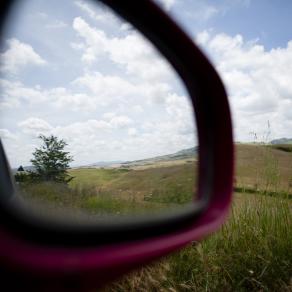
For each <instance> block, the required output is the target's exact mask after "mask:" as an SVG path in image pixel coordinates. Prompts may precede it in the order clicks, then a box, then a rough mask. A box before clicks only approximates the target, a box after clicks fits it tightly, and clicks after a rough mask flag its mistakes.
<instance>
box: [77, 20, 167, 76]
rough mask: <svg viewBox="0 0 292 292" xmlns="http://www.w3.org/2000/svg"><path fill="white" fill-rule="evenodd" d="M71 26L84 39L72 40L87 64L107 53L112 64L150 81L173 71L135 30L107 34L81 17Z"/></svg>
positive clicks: (106, 55) (105, 55)
mask: <svg viewBox="0 0 292 292" xmlns="http://www.w3.org/2000/svg"><path fill="white" fill-rule="evenodd" d="M73 28H74V30H75V31H76V32H77V33H78V35H79V37H81V38H82V39H83V41H84V42H83V43H81V44H76V43H75V44H74V47H75V48H78V49H79V50H82V51H83V54H82V60H83V61H84V62H85V63H87V64H89V65H90V64H93V63H94V62H96V61H98V60H99V59H100V58H101V57H107V58H108V59H109V60H111V61H112V62H114V64H116V65H119V66H123V67H125V69H126V72H127V73H128V74H129V75H132V76H135V77H138V78H142V79H143V80H150V81H153V80H157V79H163V78H169V77H170V76H171V73H172V72H173V70H172V69H171V68H170V65H169V64H168V63H167V62H166V61H165V60H164V59H163V58H162V57H160V56H159V55H158V54H157V53H156V51H155V49H154V48H153V46H152V45H151V44H150V43H148V42H147V41H146V40H145V39H144V38H142V36H141V35H139V34H137V33H136V32H130V33H129V34H127V35H126V36H125V37H109V36H108V35H107V34H106V33H105V32H104V31H103V30H101V29H98V28H96V27H92V26H90V25H89V24H88V23H87V22H86V21H85V20H84V19H82V18H81V17H76V18H75V19H74V21H73Z"/></svg>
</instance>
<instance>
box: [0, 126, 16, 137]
mask: <svg viewBox="0 0 292 292" xmlns="http://www.w3.org/2000/svg"><path fill="white" fill-rule="evenodd" d="M0 138H1V139H10V140H15V139H16V136H15V135H14V134H13V133H11V132H10V131H9V130H7V129H0Z"/></svg>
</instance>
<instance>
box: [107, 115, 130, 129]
mask: <svg viewBox="0 0 292 292" xmlns="http://www.w3.org/2000/svg"><path fill="white" fill-rule="evenodd" d="M132 123H133V121H132V120H131V119H130V118H129V117H127V116H116V117H113V118H112V119H111V120H110V125H111V126H112V127H114V128H125V127H127V126H128V125H130V124H132Z"/></svg>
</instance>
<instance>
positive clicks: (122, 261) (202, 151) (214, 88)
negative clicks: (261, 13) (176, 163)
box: [0, 0, 233, 291]
mask: <svg viewBox="0 0 292 292" xmlns="http://www.w3.org/2000/svg"><path fill="white" fill-rule="evenodd" d="M102 2H104V3H105V4H106V5H108V6H110V7H111V8H112V9H113V10H115V11H116V12H117V13H118V14H120V15H121V16H122V17H124V18H125V19H126V20H128V21H129V22H131V23H132V24H133V25H134V26H136V27H137V28H138V29H139V30H140V31H141V32H142V33H143V34H144V35H145V36H146V37H147V38H148V39H150V41H152V43H153V44H154V45H155V46H156V47H157V49H158V50H159V51H160V52H161V53H162V54H163V55H164V56H165V57H166V58H167V59H168V61H169V62H170V63H171V64H172V66H173V67H174V68H175V70H176V71H177V73H178V74H179V75H180V76H181V78H182V80H183V82H184V83H185V85H186V88H187V89H188V91H189V94H190V98H191V100H192V102H193V106H194V110H195V113H196V121H197V127H198V138H199V145H200V148H199V186H198V188H199V190H198V192H199V197H201V198H202V197H204V195H205V193H208V196H207V197H206V200H208V207H207V208H206V210H205V211H204V212H203V213H202V214H201V215H200V216H199V217H198V218H196V219H194V221H193V222H192V224H191V225H188V226H186V227H184V228H181V229H180V230H176V231H173V232H169V233H168V234H164V235H162V236H157V237H151V238H148V239H144V240H138V241H129V242H124V243H113V244H108V245H104V246H98V247H94V246H93V247H87V248H84V247H74V248H73V247H70V248H68V247H66V246H63V247H62V246H57V247H56V246H54V247H52V246H50V245H44V244H43V245H40V244H37V243H35V242H31V241H27V240H24V239H23V238H22V237H20V236H18V234H17V232H10V231H9V230H7V229H4V228H1V226H0V272H1V274H2V277H3V279H4V278H5V277H6V280H8V278H10V277H11V278H13V279H14V281H13V282H10V280H9V281H3V285H6V284H7V283H10V284H9V287H19V288H26V289H30V290H32V289H34V290H48V291H51V290H52V289H55V290H67V289H69V290H71V289H73V290H74V289H75V290H87V289H91V288H92V287H100V286H102V285H104V284H106V283H107V282H109V281H111V280H113V279H115V278H116V277H118V276H120V275H122V274H124V273H126V272H128V271H130V270H131V269H134V268H136V267H139V266H141V265H143V264H146V263H149V262H150V261H152V260H154V259H157V258H159V257H161V256H164V255H167V254H168V253H170V252H172V251H174V250H177V249H179V248H181V247H183V246H185V245H186V244H188V243H190V242H192V241H198V240H201V239H202V238H204V237H205V236H207V235H208V234H211V233H212V232H214V231H215V230H216V229H218V228H219V227H220V225H221V224H222V223H223V222H224V220H225V218H226V216H227V213H228V209H229V205H230V202H231V196H232V187H233V140H232V126H231V117H230V110H229V105H228V100H227V96H226V92H225V90H224V86H223V84H222V82H221V79H220V78H219V76H218V74H217V73H216V71H215V70H214V68H213V66H212V65H211V64H210V63H209V61H208V60H207V59H206V57H205V56H204V55H203V54H202V53H201V52H200V50H199V49H198V48H197V47H196V46H195V44H194V43H193V42H192V41H191V40H190V39H189V37H188V36H187V35H186V34H185V33H184V32H183V31H182V30H181V29H180V28H179V27H178V26H177V25H176V23H174V22H173V21H172V20H171V19H170V18H169V16H167V15H166V14H165V13H164V12H163V11H161V9H159V8H158V7H157V6H156V5H155V4H153V3H152V2H151V1H149V0H139V1H130V0H123V1H118V0H116V1H114V0H109V1H108V0H103V1H102ZM0 224H1V222H0ZM4 283H6V284H4ZM0 285H1V282H0ZM0 287H1V286H0Z"/></svg>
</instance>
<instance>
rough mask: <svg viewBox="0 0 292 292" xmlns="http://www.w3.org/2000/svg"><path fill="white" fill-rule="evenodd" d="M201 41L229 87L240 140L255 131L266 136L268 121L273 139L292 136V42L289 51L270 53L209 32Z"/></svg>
mask: <svg viewBox="0 0 292 292" xmlns="http://www.w3.org/2000/svg"><path fill="white" fill-rule="evenodd" d="M197 41H198V42H199V44H200V45H201V46H202V47H203V48H205V49H206V52H207V54H208V55H209V56H210V58H211V59H212V60H213V62H214V63H215V65H216V67H217V70H218V71H219V73H220V75H221V77H222V78H223V81H224V83H225V85H226V87H227V91H228V94H229V97H230V101H231V106H232V110H233V119H234V122H235V125H236V137H237V139H239V140H247V139H249V137H248V135H249V134H248V133H249V132H250V131H251V130H253V131H256V132H258V133H263V132H265V131H266V130H267V129H266V125H267V121H268V120H269V122H270V124H271V127H272V130H273V133H272V135H274V136H275V137H279V136H289V133H288V132H287V129H288V124H289V123H290V122H291V116H289V114H288V115H287V111H285V108H287V106H291V102H292V83H291V82H290V76H291V75H292V65H291V64H292V41H289V42H288V44H287V46H286V47H285V48H275V49H271V50H267V49H265V47H264V46H263V45H261V44H260V43H259V41H258V40H251V41H245V40H244V38H243V36H242V35H239V34H238V35H235V36H233V37H232V36H229V35H227V34H223V33H221V34H215V35H212V33H211V32H209V31H204V32H202V33H200V34H199V35H198V36H197ZM283 105H285V106H283ZM285 125H286V126H285ZM284 128H286V130H284Z"/></svg>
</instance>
